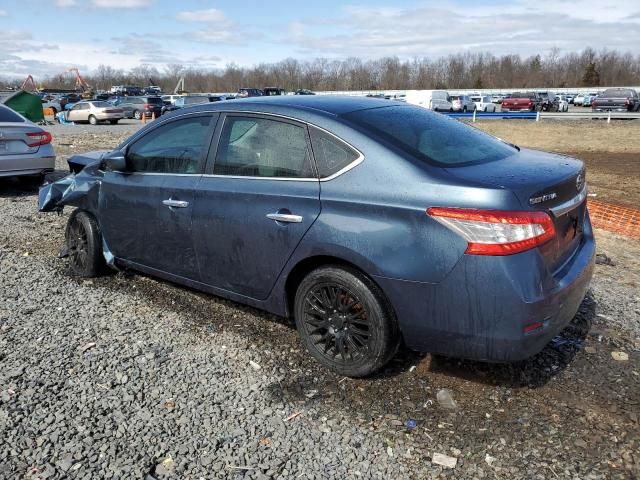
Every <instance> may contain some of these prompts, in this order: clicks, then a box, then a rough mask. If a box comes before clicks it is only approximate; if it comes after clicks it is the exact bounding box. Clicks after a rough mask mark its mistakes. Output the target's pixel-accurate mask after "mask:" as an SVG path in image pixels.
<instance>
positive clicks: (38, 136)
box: [27, 131, 52, 147]
mask: <svg viewBox="0 0 640 480" xmlns="http://www.w3.org/2000/svg"><path fill="white" fill-rule="evenodd" d="M27 137H29V143H27V146H29V147H38V146H40V145H46V144H47V143H51V140H52V138H51V134H50V133H49V132H45V131H42V132H34V133H27Z"/></svg>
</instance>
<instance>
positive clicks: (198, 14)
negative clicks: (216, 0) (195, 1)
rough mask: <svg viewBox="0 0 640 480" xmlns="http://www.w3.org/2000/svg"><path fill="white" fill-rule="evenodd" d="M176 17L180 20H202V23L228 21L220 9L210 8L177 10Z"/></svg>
mask: <svg viewBox="0 0 640 480" xmlns="http://www.w3.org/2000/svg"><path fill="white" fill-rule="evenodd" d="M176 19H177V20H178V21H180V22H203V23H222V24H225V23H228V22H229V20H227V18H226V17H225V15H224V12H223V11H222V10H218V9H217V8H210V9H208V10H193V11H190V12H178V14H177V15H176Z"/></svg>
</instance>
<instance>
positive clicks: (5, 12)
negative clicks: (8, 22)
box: [0, 10, 9, 17]
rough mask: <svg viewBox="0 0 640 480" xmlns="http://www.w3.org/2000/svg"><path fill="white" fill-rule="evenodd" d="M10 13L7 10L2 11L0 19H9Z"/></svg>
mask: <svg viewBox="0 0 640 480" xmlns="http://www.w3.org/2000/svg"><path fill="white" fill-rule="evenodd" d="M8 16H9V13H8V12H7V11H6V10H0V17H8Z"/></svg>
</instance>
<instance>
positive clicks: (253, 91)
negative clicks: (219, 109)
mask: <svg viewBox="0 0 640 480" xmlns="http://www.w3.org/2000/svg"><path fill="white" fill-rule="evenodd" d="M263 95H264V93H263V92H262V90H260V89H259V88H241V89H240V90H238V94H237V95H236V97H238V98H246V97H262V96H263Z"/></svg>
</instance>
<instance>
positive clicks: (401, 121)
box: [344, 105, 516, 167]
mask: <svg viewBox="0 0 640 480" xmlns="http://www.w3.org/2000/svg"><path fill="white" fill-rule="evenodd" d="M344 118H345V119H346V120H348V121H351V122H352V123H354V124H356V125H357V126H360V127H361V128H363V129H364V130H366V131H368V132H370V133H371V134H373V136H375V137H376V138H378V139H381V140H384V141H386V142H388V143H391V144H392V145H394V146H395V147H398V148H400V149H401V150H403V151H404V152H406V153H408V154H410V155H412V156H413V157H415V158H417V159H419V160H423V161H426V162H429V163H433V164H436V165H440V166H445V167H455V166H463V165H474V164H478V163H485V162H491V161H494V160H500V159H503V158H506V157H509V156H511V155H513V154H514V153H516V150H515V149H514V148H513V147H511V146H509V145H507V144H505V143H503V142H501V141H500V140H498V139H496V138H494V137H492V136H490V135H487V134H486V133H483V132H481V131H480V130H478V129H476V128H473V127H470V126H468V125H465V124H463V123H461V122H459V121H458V120H453V119H451V118H448V117H447V116H445V115H441V114H439V113H434V112H431V111H429V110H427V109H424V108H421V107H414V106H410V105H407V106H390V107H380V108H373V109H367V110H358V111H356V112H352V113H348V114H346V115H344Z"/></svg>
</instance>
